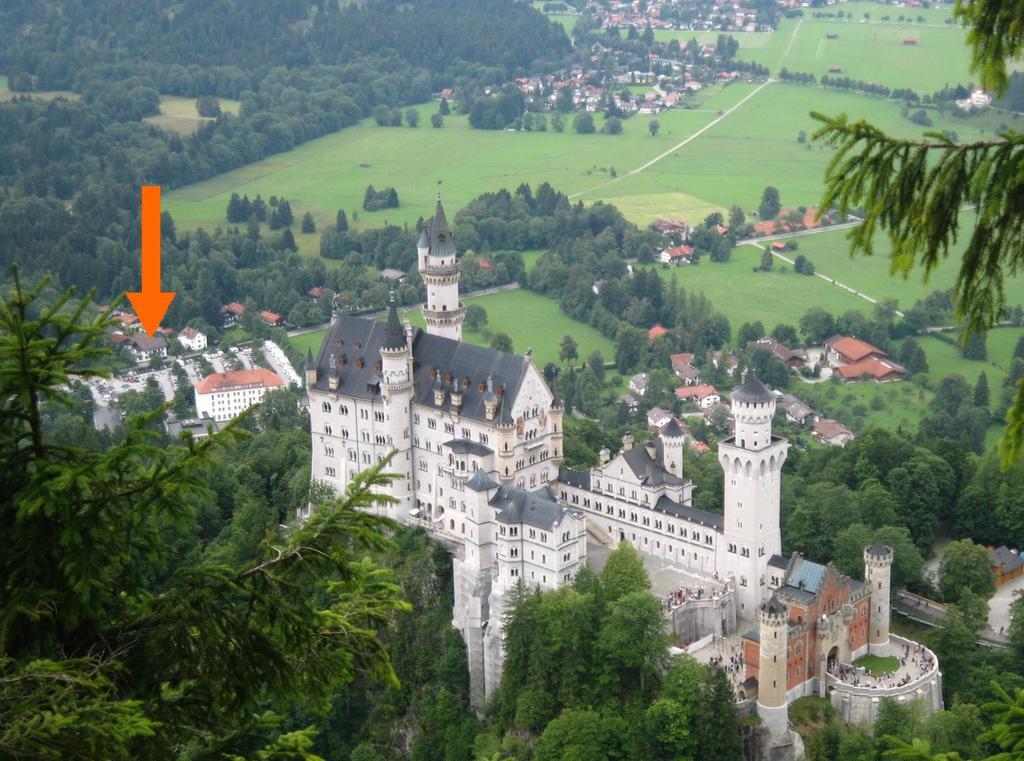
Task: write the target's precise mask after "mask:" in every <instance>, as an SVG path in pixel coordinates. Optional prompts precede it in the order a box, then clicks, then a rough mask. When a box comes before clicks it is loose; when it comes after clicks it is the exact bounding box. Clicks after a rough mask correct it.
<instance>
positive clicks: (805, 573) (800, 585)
mask: <svg viewBox="0 0 1024 761" xmlns="http://www.w3.org/2000/svg"><path fill="white" fill-rule="evenodd" d="M827 570H828V568H827V566H823V565H822V564H821V563H814V562H812V561H810V560H807V559H806V558H802V557H799V556H798V557H795V558H793V564H792V566H790V569H789V573H788V574H787V575H786V586H787V587H794V588H795V589H804V590H807V591H808V592H810V593H812V594H814V593H816V592H817V591H818V587H820V586H821V582H822V581H824V579H825V572H826V571H827Z"/></svg>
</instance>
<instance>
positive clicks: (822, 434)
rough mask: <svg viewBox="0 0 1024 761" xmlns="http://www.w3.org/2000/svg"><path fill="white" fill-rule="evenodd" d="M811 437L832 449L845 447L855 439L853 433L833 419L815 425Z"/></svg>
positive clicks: (825, 419)
mask: <svg viewBox="0 0 1024 761" xmlns="http://www.w3.org/2000/svg"><path fill="white" fill-rule="evenodd" d="M811 435H812V436H814V439H815V440H816V441H817V442H818V443H819V444H824V445H825V446H830V447H845V446H846V445H847V444H849V443H850V442H851V441H853V439H854V435H853V431H851V430H850V429H849V428H847V427H846V426H845V425H843V424H842V423H840V422H839V421H837V420H832V419H831V418H823V419H822V420H819V421H818V422H817V423H815V424H814V428H812V429H811Z"/></svg>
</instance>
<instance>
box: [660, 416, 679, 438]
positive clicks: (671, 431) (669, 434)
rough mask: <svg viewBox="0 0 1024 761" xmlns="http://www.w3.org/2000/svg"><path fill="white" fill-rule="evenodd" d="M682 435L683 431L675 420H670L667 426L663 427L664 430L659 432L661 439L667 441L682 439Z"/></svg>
mask: <svg viewBox="0 0 1024 761" xmlns="http://www.w3.org/2000/svg"><path fill="white" fill-rule="evenodd" d="M683 435H684V434H683V429H682V427H680V425H679V421H677V420H676V419H675V418H672V419H671V420H670V421H669V423H668V425H666V426H665V430H663V431H662V432H661V436H662V438H669V439H681V438H683Z"/></svg>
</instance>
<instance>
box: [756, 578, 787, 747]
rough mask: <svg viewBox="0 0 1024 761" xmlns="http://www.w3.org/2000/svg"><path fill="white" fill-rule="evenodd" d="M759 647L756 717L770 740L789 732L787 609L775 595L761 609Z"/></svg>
mask: <svg viewBox="0 0 1024 761" xmlns="http://www.w3.org/2000/svg"><path fill="white" fill-rule="evenodd" d="M759 612H760V616H759V618H760V624H761V628H760V637H761V641H760V646H759V647H758V663H757V715H758V716H759V717H761V721H762V722H763V723H764V724H765V726H767V727H768V730H769V731H770V732H771V734H772V737H781V736H782V735H784V734H785V733H786V732H787V731H788V729H789V705H788V704H787V702H786V684H787V675H788V669H787V667H786V661H787V655H788V653H789V608H788V607H787V606H786V605H785V604H784V603H782V602H780V601H779V600H778V599H777V598H776V597H775V596H774V595H773V596H772V597H771V598H770V599H768V600H766V601H765V602H763V603H761V606H760V611H759Z"/></svg>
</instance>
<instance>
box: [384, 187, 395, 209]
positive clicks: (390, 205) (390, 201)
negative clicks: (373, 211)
mask: <svg viewBox="0 0 1024 761" xmlns="http://www.w3.org/2000/svg"><path fill="white" fill-rule="evenodd" d="M384 208H386V209H397V208H398V191H397V190H395V189H394V188H388V190H387V196H386V198H385V201H384Z"/></svg>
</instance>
